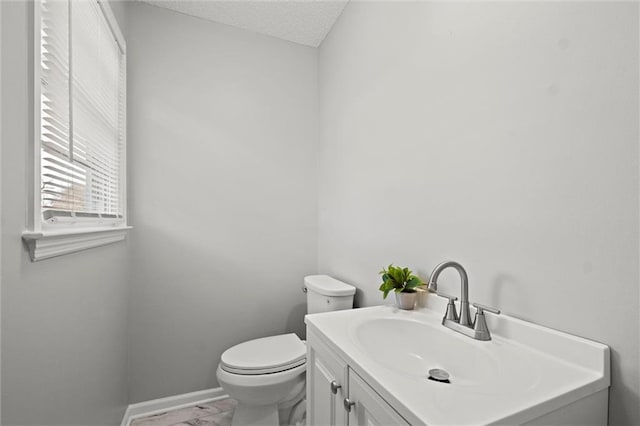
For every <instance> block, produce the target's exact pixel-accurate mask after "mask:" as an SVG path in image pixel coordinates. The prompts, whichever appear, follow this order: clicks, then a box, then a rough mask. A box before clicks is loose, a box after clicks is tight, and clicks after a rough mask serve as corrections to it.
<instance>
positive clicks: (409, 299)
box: [396, 291, 418, 310]
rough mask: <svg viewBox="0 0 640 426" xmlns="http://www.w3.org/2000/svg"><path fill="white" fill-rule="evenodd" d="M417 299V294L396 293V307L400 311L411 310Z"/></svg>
mask: <svg viewBox="0 0 640 426" xmlns="http://www.w3.org/2000/svg"><path fill="white" fill-rule="evenodd" d="M417 297H418V293H417V292H413V293H406V292H402V291H401V292H399V293H396V305H398V308H400V309H405V310H411V309H413V307H414V306H415V305H416V298H417Z"/></svg>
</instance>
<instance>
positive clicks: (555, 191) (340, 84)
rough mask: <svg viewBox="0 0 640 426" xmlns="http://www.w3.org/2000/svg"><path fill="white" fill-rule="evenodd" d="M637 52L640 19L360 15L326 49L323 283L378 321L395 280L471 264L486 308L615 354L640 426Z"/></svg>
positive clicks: (413, 10)
mask: <svg viewBox="0 0 640 426" xmlns="http://www.w3.org/2000/svg"><path fill="white" fill-rule="evenodd" d="M638 48H639V46H638V5H637V4H635V3H613V4H606V3H604V2H562V3H555V2H527V3H521V2H516V3H509V2H496V3H487V2H481V3H477V2H470V3H453V4H451V3H446V2H433V3H427V2H412V3H400V2H399V3H392V2H350V3H349V4H348V5H347V7H346V9H345V11H344V12H343V14H342V16H341V17H340V19H339V21H338V23H337V24H336V25H335V26H334V28H333V30H332V33H331V34H330V35H329V37H328V38H327V39H326V40H325V42H324V43H323V45H322V46H321V48H320V59H319V61H320V71H319V81H320V99H321V101H320V105H321V107H320V117H321V118H320V130H321V132H320V134H321V139H320V149H321V156H320V177H319V181H320V201H319V212H320V213H319V224H320V225H319V267H320V270H321V271H323V272H327V273H331V274H333V275H335V276H337V277H339V278H342V279H344V280H346V281H348V282H352V283H354V284H356V285H357V286H358V288H359V292H358V294H357V301H358V303H359V304H360V305H375V304H379V303H381V294H380V292H379V291H377V286H378V284H379V277H378V275H377V271H379V270H380V268H381V267H382V266H384V265H388V264H389V263H390V262H395V263H398V264H400V265H407V266H410V267H413V268H415V269H417V270H418V271H419V272H420V273H421V274H422V275H423V276H426V275H428V273H429V272H430V270H431V269H432V268H433V267H434V266H435V265H436V264H437V263H438V262H440V261H442V260H444V259H447V258H452V259H455V260H459V261H460V262H462V264H464V265H465V266H466V268H467V270H468V272H469V275H470V290H469V291H470V297H471V299H472V300H473V301H478V302H480V303H485V304H488V305H494V306H498V307H500V308H501V309H503V310H504V312H506V313H508V314H510V315H513V316H516V317H520V318H523V319H526V320H530V321H533V322H535V323H538V324H542V325H545V326H549V327H552V328H556V329H559V330H564V331H567V332H570V333H574V334H576V335H580V336H584V337H587V338H591V339H594V340H597V341H600V342H603V343H606V344H608V345H610V346H611V349H612V382H613V387H612V390H611V405H610V410H611V411H610V420H611V424H612V425H632V424H636V425H637V424H640V412H639V410H640V399H639V389H638V387H639V383H638V380H639V379H638V377H639V371H638V324H639V319H638V311H639V309H638V300H639V297H638V266H639V265H638V190H639V188H638V113H639V109H638ZM443 278H444V279H445V280H444V282H443V285H442V287H441V289H442V290H443V291H445V292H447V293H452V294H457V293H458V292H459V291H460V290H459V281H458V279H457V277H456V274H455V272H451V273H449V274H447V276H446V277H445V276H443Z"/></svg>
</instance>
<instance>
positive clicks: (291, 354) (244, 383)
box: [216, 275, 356, 426]
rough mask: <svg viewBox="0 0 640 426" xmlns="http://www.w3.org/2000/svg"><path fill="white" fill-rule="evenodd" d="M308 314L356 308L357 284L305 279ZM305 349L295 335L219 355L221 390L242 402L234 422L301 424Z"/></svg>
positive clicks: (251, 343) (317, 277) (251, 425)
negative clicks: (354, 305)
mask: <svg viewBox="0 0 640 426" xmlns="http://www.w3.org/2000/svg"><path fill="white" fill-rule="evenodd" d="M303 291H305V292H306V293H307V313H309V314H313V313H318V312H329V311H339V310H343V309H351V308H352V307H353V295H354V294H355V291H356V289H355V287H353V286H350V285H349V284H346V283H343V282H342V281H338V280H336V279H334V278H332V277H330V276H328V275H311V276H308V277H305V278H304V287H303ZM306 369H307V347H306V344H305V342H304V341H302V340H300V338H299V337H298V336H297V335H296V334H294V333H289V334H280V335H277V336H269V337H263V338H260V339H254V340H250V341H248V342H244V343H240V344H238V345H235V346H233V347H231V348H229V349H227V350H226V351H225V352H224V353H223V354H222V356H221V357H220V364H218V369H217V371H216V376H217V378H218V382H219V383H220V386H222V389H224V391H225V392H226V393H227V394H228V395H229V396H230V397H231V398H234V399H235V400H237V401H238V406H237V407H236V411H235V413H234V415H233V419H232V420H231V424H232V425H234V426H254V425H261V426H284V425H293V426H296V425H302V424H304V418H305V413H306V411H305V410H306V407H305V389H306V388H305V385H306Z"/></svg>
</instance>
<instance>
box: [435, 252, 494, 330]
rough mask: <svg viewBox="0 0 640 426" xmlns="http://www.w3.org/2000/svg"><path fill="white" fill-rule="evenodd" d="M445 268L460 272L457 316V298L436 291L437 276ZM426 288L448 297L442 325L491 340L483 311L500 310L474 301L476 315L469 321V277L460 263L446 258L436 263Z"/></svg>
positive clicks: (492, 311)
mask: <svg viewBox="0 0 640 426" xmlns="http://www.w3.org/2000/svg"><path fill="white" fill-rule="evenodd" d="M447 268H454V269H455V270H456V271H458V274H460V316H458V314H457V312H456V304H455V301H456V300H458V298H457V297H455V296H450V295H448V294H444V293H442V292H439V291H438V277H439V276H440V273H441V272H442V271H444V270H445V269H447ZM428 290H429V291H430V292H432V293H436V294H437V295H438V296H440V297H446V298H447V299H449V303H448V304H447V311H446V312H445V314H444V318H442V325H444V326H445V327H447V328H450V329H452V330H454V331H457V332H458V333H462V334H464V335H465V336H468V337H471V338H473V339H476V340H485V341H486V340H491V333H489V328H488V327H487V322H486V321H485V318H484V311H487V312H491V313H494V314H499V313H500V311H499V310H498V309H495V308H491V307H489V306H484V305H481V304H479V303H474V304H473V307H474V308H476V317H475V319H474V321H473V322H472V321H471V313H470V312H469V278H468V276H467V271H465V269H464V267H463V266H462V265H461V264H459V263H458V262H454V261H453V260H447V261H444V262H442V263H440V264H439V265H437V266H436V267H435V268H434V269H433V271H432V272H431V277H430V279H429V287H428Z"/></svg>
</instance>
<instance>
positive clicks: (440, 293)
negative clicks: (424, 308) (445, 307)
mask: <svg viewBox="0 0 640 426" xmlns="http://www.w3.org/2000/svg"><path fill="white" fill-rule="evenodd" d="M436 295H437V296H440V297H445V298H447V299H449V303H451V302H455V301H456V300H458V297H457V296H451V295H449V294H446V293H443V292H441V291H438V292H436Z"/></svg>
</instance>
